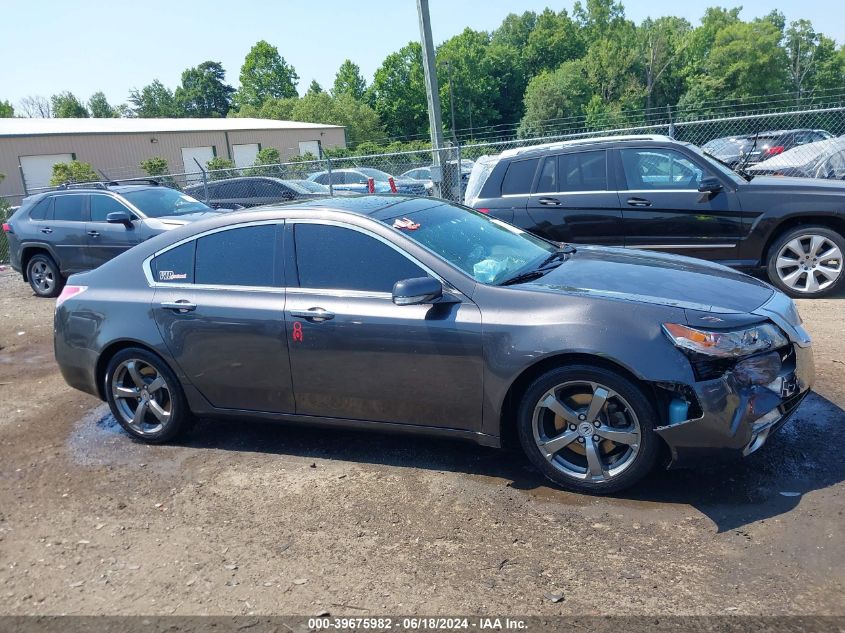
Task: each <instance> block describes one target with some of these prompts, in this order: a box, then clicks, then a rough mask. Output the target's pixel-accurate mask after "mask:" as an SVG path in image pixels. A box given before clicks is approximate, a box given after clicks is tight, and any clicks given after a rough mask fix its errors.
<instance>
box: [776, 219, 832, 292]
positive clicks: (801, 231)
mask: <svg viewBox="0 0 845 633" xmlns="http://www.w3.org/2000/svg"><path fill="white" fill-rule="evenodd" d="M843 253H845V237H843V236H842V235H840V234H839V233H837V232H836V231H832V230H831V229H829V228H827V227H824V226H800V227H797V228H795V229H792V230H791V231H787V232H786V233H784V234H783V235H781V236H780V237H779V238H778V239H777V240H775V242H774V244H772V247H771V248H770V249H769V253H768V262H767V270H768V273H769V280H770V281H771V282H772V283H773V284H774V285H775V286H777V287H778V288H779V289H780V290H782V291H783V292H785V293H786V294H787V295H789V296H790V297H792V298H794V299H814V298H818V297H825V296H827V295H830V294H833V293H835V292H838V291H839V290H841V289H842V287H843V286H845V266H843V262H842V256H843Z"/></svg>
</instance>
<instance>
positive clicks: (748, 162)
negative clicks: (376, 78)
mask: <svg viewBox="0 0 845 633" xmlns="http://www.w3.org/2000/svg"><path fill="white" fill-rule="evenodd" d="M547 129H553V133H551V134H544V135H539V136H533V137H531V138H522V139H517V138H513V137H512V136H511V137H508V138H497V139H490V138H488V139H485V140H484V141H473V140H467V141H465V142H464V143H462V144H459V145H452V146H449V147H446V148H443V149H440V150H438V151H436V152H435V151H432V150H430V149H419V150H413V151H404V152H392V153H380V154H368V155H362V156H344V157H332V156H331V155H324V156H322V157H320V158H316V157H314V156H311V155H305V156H301V157H297V158H296V159H295V160H291V161H288V162H280V163H272V164H255V165H251V166H248V167H240V168H237V167H228V166H227V167H225V168H223V169H209V168H208V167H209V166H208V165H201V164H199V163H197V165H196V170H192V171H189V172H183V173H153V174H149V173H145V172H144V171H143V170H142V169H141V166H140V165H137V166H134V167H115V166H109V165H94V166H93V167H94V169H95V170H96V171H97V172H99V173H100V174H101V175H102V176H103V180H104V181H112V182H116V181H115V180H113V179H116V178H120V179H121V180H120V182H122V183H129V182H139V183H140V182H143V181H144V180H145V179H155V180H156V182H158V183H159V184H160V185H164V186H168V187H173V188H176V189H179V190H181V191H184V192H185V193H187V194H189V195H191V196H192V197H194V198H196V199H198V200H202V201H203V202H205V203H207V204H209V205H210V206H213V207H215V208H221V209H238V208H248V207H256V206H260V205H264V204H272V203H279V202H286V201H291V200H300V199H307V198H313V197H318V196H326V195H329V196H348V195H354V194H360V193H368V192H372V193H398V194H408V195H418V196H437V197H441V198H445V199H447V200H452V201H456V202H462V201H463V198H464V192H465V190H466V185H467V182H468V180H469V175H470V172H471V171H472V167H473V161H475V160H476V159H477V158H479V157H480V156H484V155H495V154H498V153H500V152H502V151H504V150H507V149H512V148H516V147H528V146H531V145H538V144H543V143H550V142H560V141H567V140H577V139H585V138H590V137H597V136H616V135H640V134H663V135H666V136H669V137H672V138H675V139H677V140H680V141H686V142H689V143H693V144H695V145H699V146H701V147H702V148H703V149H704V150H705V151H707V152H708V153H710V154H711V155H713V156H715V157H716V158H718V159H719V160H721V161H723V162H725V163H726V164H728V165H729V166H731V167H732V168H734V169H737V170H743V171H745V172H747V173H749V174H752V175H755V174H774V175H780V176H802V177H811V178H828V179H845V105H819V106H816V107H805V108H800V109H799V108H796V107H793V108H791V109H782V110H779V111H758V112H747V113H744V114H736V113H734V114H731V115H729V116H712V117H707V118H705V117H702V118H693V117H685V119H684V120H679V121H676V120H672V117H671V115H670V114H668V113H667V115H666V116H665V117H664V118H663V119H661V120H654V121H652V122H650V123H648V124H644V125H632V126H627V127H619V126H616V127H602V126H592V127H590V126H588V125H587V124H586V123H585V121H584V120H583V119H579V120H562V121H558V122H556V123H555V125H554V126H553V127H549V128H547ZM43 190H44V189H43V188H41V189H28V191H27V194H30V195H31V194H33V193H38V192H39V191H43ZM24 195H25V194H21V195H17V196H6V197H0V216H1V217H3V218H6V217H8V216H9V215H10V214H11V213H10V211H9V208H10V207H12V208H13V207H14V206H16V205H19V204H20V203H21V201H22V199H23V197H24ZM8 260H9V254H8V244H7V242H6V237H5V235H3V236H2V237H0V263H5V262H8Z"/></svg>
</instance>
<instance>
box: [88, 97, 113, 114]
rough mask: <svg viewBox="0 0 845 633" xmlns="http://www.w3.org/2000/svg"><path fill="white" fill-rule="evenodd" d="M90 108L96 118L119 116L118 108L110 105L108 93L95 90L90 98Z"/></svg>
mask: <svg viewBox="0 0 845 633" xmlns="http://www.w3.org/2000/svg"><path fill="white" fill-rule="evenodd" d="M88 110H89V112H91V116H92V117H93V118H95V119H113V118H115V117H117V116H118V113H117V109H116V108H113V107H112V106H111V105H109V102H108V100H107V99H106V95H105V94H103V93H102V92H95V93H94V94H92V95H91V98H90V99H88Z"/></svg>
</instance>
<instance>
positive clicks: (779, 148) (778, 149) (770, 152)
mask: <svg viewBox="0 0 845 633" xmlns="http://www.w3.org/2000/svg"><path fill="white" fill-rule="evenodd" d="M784 149H785V148H784V146H783V145H773V146H772V147H770V148H769V149H767V150H766V156H777V155H778V154H783V150H784Z"/></svg>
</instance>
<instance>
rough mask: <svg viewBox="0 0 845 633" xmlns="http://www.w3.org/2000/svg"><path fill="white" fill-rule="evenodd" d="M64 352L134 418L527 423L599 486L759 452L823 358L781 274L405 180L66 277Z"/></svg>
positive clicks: (563, 471)
mask: <svg viewBox="0 0 845 633" xmlns="http://www.w3.org/2000/svg"><path fill="white" fill-rule="evenodd" d="M55 351H56V359H57V361H58V363H59V366H60V367H61V370H62V374H63V375H64V377H65V379H66V380H67V382H68V383H69V384H70V385H72V386H73V387H76V388H78V389H81V390H83V391H86V392H88V393H91V394H94V395H96V396H98V397H100V398H101V399H103V400H106V401H108V403H109V406H110V407H111V410H112V412H113V414H114V416H115V417H116V418H117V420H118V422H119V423H120V424H121V425H122V426H123V428H124V429H125V430H126V432H127V433H129V434H130V435H132V436H133V437H135V438H137V439H139V440H143V441H147V442H154V443H156V442H166V441H170V440H173V439H174V438H175V437H177V435H179V434H180V433H181V432H183V431H185V430H186V429H187V428H188V427H189V425H190V422H191V420H192V419H194V418H196V417H204V418H220V417H229V418H231V417H235V418H263V419H271V420H278V421H283V422H295V423H300V424H305V425H320V426H323V427H326V428H332V427H352V428H359V429H376V430H389V431H396V432H404V433H425V434H433V435H441V436H448V437H455V438H464V439H469V440H472V441H475V442H478V443H480V444H484V445H488V446H501V445H503V444H505V443H507V442H508V441H509V440H514V442H515V443H518V444H519V445H521V447H522V449H523V450H524V452H525V454H526V455H527V457H528V459H529V460H530V461H531V462H532V463H533V464H534V465H535V466H536V467H537V468H538V469H539V470H540V471H541V472H542V473H543V474H544V475H545V476H546V477H548V478H549V479H550V480H552V481H553V482H555V483H556V484H558V485H560V486H562V487H564V488H568V489H571V490H576V491H581V492H588V493H595V494H602V493H611V492H616V491H619V490H622V489H623V488H626V487H628V486H630V485H632V484H634V483H635V482H637V481H638V480H639V479H641V478H642V477H643V476H644V475H645V474H646V473H648V472H649V471H650V470H651V469H652V468H653V467H654V466H655V464H656V463H658V461H659V460H661V458H664V459H663V460H662V461H663V463H666V464H668V465H669V466H670V467H675V466H685V465H693V464H695V463H700V462H702V461H704V462H706V463H710V462H712V461H714V460H715V459H717V458H733V457H742V456H745V455H748V454H750V453H752V452H754V451H756V450H757V449H759V448H760V447H761V446H762V445H763V444H764V443H765V441H766V439H767V438H768V437H769V436H770V435H771V434H772V433H773V432H775V431H776V430H777V429H778V428H780V427H781V426H782V425H783V424H784V423H785V422H786V421H787V419H788V418H789V416H790V415H791V414H792V413H793V412H794V411H795V409H796V408H797V407H798V405H799V404H800V402H801V400H802V399H803V398H804V397H805V396H806V395H807V393H808V390H809V389H810V387H811V384H812V381H813V355H812V350H811V346H810V339H809V337H808V336H807V333H806V332H805V331H804V329H803V328H802V326H801V319H800V317H799V316H798V313H797V311H796V309H795V305H794V304H793V302H792V300H790V299H789V298H788V297H786V296H785V295H784V294H782V293H780V292H778V291H776V290H775V289H773V288H772V287H771V286H769V285H768V284H765V283H763V282H761V281H758V280H756V279H754V278H752V277H748V276H746V275H743V274H741V273H738V272H735V271H733V270H731V269H728V268H725V267H723V266H719V265H716V264H711V263H708V262H704V261H698V260H693V259H688V258H683V257H677V256H674V255H672V256H667V255H658V254H653V253H646V252H639V251H633V250H626V249H618V248H600V247H590V246H577V247H573V246H571V245H565V244H558V243H553V242H549V241H546V240H543V239H540V238H538V237H535V236H532V235H530V234H528V233H526V232H524V231H522V230H520V229H518V228H516V227H513V226H511V225H509V224H506V223H504V222H501V221H499V220H497V219H494V218H491V217H488V216H486V215H483V214H481V213H477V212H475V211H472V210H469V209H467V208H464V207H460V206H456V205H453V204H450V203H447V202H444V201H441V200H435V199H422V198H403V197H397V196H389V197H380V196H366V197H359V198H347V199H332V200H319V201H309V202H303V203H300V204H296V205H289V206H280V207H278V208H265V209H263V210H258V211H250V212H239V213H237V214H227V215H224V216H220V217H216V218H213V219H210V220H207V221H202V222H197V223H195V224H191V225H189V226H186V227H184V228H179V229H176V230H174V231H170V232H168V233H167V234H165V235H161V236H158V237H155V238H153V239H151V240H149V241H147V242H144V243H142V244H140V245H138V246H136V247H135V248H133V249H132V250H130V251H129V252H127V253H125V254H123V255H120V256H119V257H117V258H116V259H114V260H112V261H110V262H108V263H106V264H104V265H103V266H101V267H100V268H98V269H97V270H95V271H92V272H89V273H85V274H80V275H74V276H73V277H71V278H70V279H69V281H68V284H67V286H66V287H65V289H64V291H63V293H62V295H61V296H60V297H59V299H58V301H57V309H56V315H55Z"/></svg>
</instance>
